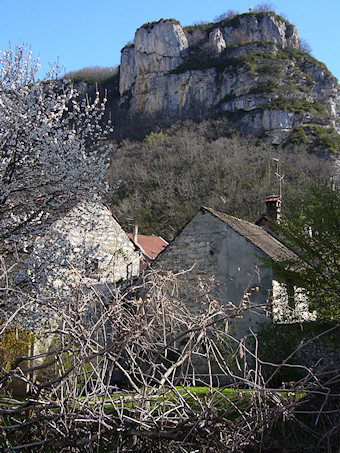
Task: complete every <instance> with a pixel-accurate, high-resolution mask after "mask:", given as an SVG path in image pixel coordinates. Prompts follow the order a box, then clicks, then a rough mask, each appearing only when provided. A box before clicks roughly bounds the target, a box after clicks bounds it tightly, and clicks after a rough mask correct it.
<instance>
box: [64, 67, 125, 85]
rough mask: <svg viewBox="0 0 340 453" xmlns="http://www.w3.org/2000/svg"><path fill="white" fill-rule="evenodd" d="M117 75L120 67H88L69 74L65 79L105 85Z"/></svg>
mask: <svg viewBox="0 0 340 453" xmlns="http://www.w3.org/2000/svg"><path fill="white" fill-rule="evenodd" d="M117 74H118V66H113V67H102V66H87V67H86V68H82V69H77V70H75V71H70V72H67V73H66V74H65V75H64V76H63V78H64V79H70V80H71V81H72V82H87V83H103V82H106V81H108V80H109V79H111V78H113V77H115V76H116V75H117Z"/></svg>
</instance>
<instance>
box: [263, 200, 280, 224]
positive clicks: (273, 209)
mask: <svg viewBox="0 0 340 453" xmlns="http://www.w3.org/2000/svg"><path fill="white" fill-rule="evenodd" d="M264 201H265V203H266V208H267V209H266V215H267V216H268V217H270V218H271V219H272V220H274V222H277V223H280V219H281V205H282V202H283V199H282V197H280V196H279V195H270V196H269V197H266V198H265V199H264Z"/></svg>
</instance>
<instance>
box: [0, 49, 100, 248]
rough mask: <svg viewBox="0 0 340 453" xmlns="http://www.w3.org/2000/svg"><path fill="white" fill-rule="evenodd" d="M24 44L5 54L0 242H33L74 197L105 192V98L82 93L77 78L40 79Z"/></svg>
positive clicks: (1, 68)
mask: <svg viewBox="0 0 340 453" xmlns="http://www.w3.org/2000/svg"><path fill="white" fill-rule="evenodd" d="M38 70H39V62H38V60H36V59H34V58H33V57H32V55H31V52H30V51H28V50H26V49H25V48H24V47H23V46H19V47H17V48H16V49H15V50H12V49H11V48H9V49H8V50H6V51H4V52H2V53H1V54H0V153H1V154H0V156H1V162H0V241H1V243H2V246H3V247H5V248H6V249H7V250H8V249H12V248H13V246H14V245H15V246H16V247H19V248H22V249H23V250H25V249H27V247H28V246H29V245H30V241H31V240H32V239H34V237H35V236H36V235H37V234H39V231H40V230H41V228H42V227H43V226H44V225H45V224H46V221H47V222H48V221H50V220H51V219H52V220H53V218H55V217H56V215H58V214H59V213H60V211H61V210H62V209H64V208H65V207H66V206H67V205H69V204H70V203H71V202H72V200H77V199H89V198H93V197H95V196H98V195H99V196H100V195H102V194H103V192H104V190H105V183H104V171H105V168H106V165H107V157H108V146H106V147H105V146H103V139H104V140H105V137H106V132H107V128H106V130H104V127H103V123H102V118H103V113H104V110H105V102H106V99H102V100H100V98H99V92H98V91H97V93H96V98H95V99H93V100H92V101H91V100H89V99H88V98H85V99H83V100H82V101H81V100H80V96H79V94H78V93H77V90H76V89H75V88H74V86H73V85H72V84H71V82H70V81H65V80H61V79H58V78H57V77H56V76H55V73H53V71H51V74H50V77H49V80H47V81H46V80H43V81H42V80H37V72H38Z"/></svg>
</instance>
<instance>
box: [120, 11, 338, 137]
mask: <svg viewBox="0 0 340 453" xmlns="http://www.w3.org/2000/svg"><path fill="white" fill-rule="evenodd" d="M119 92H120V96H121V105H122V106H124V108H125V109H127V114H128V116H130V118H133V117H135V116H141V115H142V116H145V117H148V116H151V117H157V118H158V117H163V118H166V119H167V120H171V119H177V118H187V117H204V116H209V115H211V114H213V113H223V114H228V115H233V119H234V120H235V121H236V123H237V124H239V125H240V127H242V128H244V129H246V130H250V131H253V132H255V133H257V134H261V133H269V135H271V137H272V139H273V141H274V142H275V143H279V142H281V141H282V140H285V139H286V138H287V136H289V134H290V133H291V132H292V130H293V129H294V128H296V127H297V126H299V127H300V126H301V127H309V126H310V125H321V126H326V127H328V128H332V129H334V128H337V127H338V122H337V117H338V112H339V86H338V84H337V82H336V80H335V79H334V77H333V76H332V75H331V74H330V73H329V71H328V70H327V68H326V67H325V66H324V65H323V64H321V63H319V62H317V61H316V60H315V59H313V58H312V57H310V56H309V55H308V54H304V53H303V52H301V51H300V50H299V37H298V33H297V30H296V28H295V27H294V26H293V25H291V24H289V23H288V22H287V21H286V20H284V19H283V18H281V17H280V16H277V15H275V14H273V13H250V14H242V15H237V16H234V17H232V18H230V19H224V20H223V21H221V22H218V23H212V24H204V25H198V26H194V27H186V28H183V27H182V26H181V25H180V24H179V23H178V22H177V21H175V20H173V19H169V20H163V19H161V20H160V21H158V22H156V23H151V24H146V25H143V26H142V27H141V28H139V29H138V30H137V31H136V34H135V39H134V42H133V44H130V45H128V46H126V47H124V48H123V49H122V55H121V66H120V81H119Z"/></svg>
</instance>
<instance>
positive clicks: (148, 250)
mask: <svg viewBox="0 0 340 453" xmlns="http://www.w3.org/2000/svg"><path fill="white" fill-rule="evenodd" d="M128 236H129V238H130V239H131V240H133V234H132V233H128ZM136 245H137V246H139V247H140V249H141V250H142V252H143V253H144V254H145V255H146V256H147V257H148V258H150V259H152V260H154V259H155V258H157V256H158V255H159V254H160V252H161V251H162V250H164V249H165V247H167V245H168V242H166V241H165V240H164V239H163V238H162V237H161V236H144V235H143V234H138V236H137V244H136Z"/></svg>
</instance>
